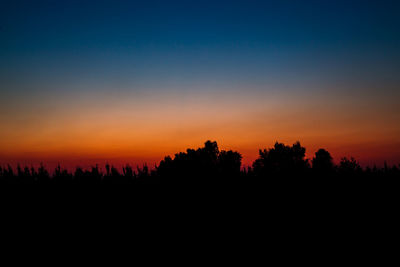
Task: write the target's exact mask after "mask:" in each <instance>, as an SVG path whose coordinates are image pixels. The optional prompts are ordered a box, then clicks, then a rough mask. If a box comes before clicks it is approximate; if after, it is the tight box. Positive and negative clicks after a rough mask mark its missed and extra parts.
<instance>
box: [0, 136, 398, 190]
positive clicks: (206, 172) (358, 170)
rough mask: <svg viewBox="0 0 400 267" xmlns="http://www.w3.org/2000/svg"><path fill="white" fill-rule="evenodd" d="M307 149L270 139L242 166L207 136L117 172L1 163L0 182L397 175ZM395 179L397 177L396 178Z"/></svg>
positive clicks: (392, 169) (209, 181)
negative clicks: (197, 144) (309, 155)
mask: <svg viewBox="0 0 400 267" xmlns="http://www.w3.org/2000/svg"><path fill="white" fill-rule="evenodd" d="M305 153H306V149H305V148H304V147H302V146H301V144H300V142H296V143H295V144H293V145H292V146H288V145H285V144H283V143H278V142H277V143H275V145H274V147H272V148H268V149H262V150H261V149H260V150H259V156H258V158H257V159H256V160H255V161H254V162H253V164H252V166H251V167H243V166H242V162H241V160H242V155H241V154H240V153H239V152H236V151H232V150H229V151H225V150H221V151H220V150H219V148H218V145H217V142H212V141H207V142H205V144H204V147H201V148H198V149H187V150H186V152H180V153H177V154H175V155H174V157H173V158H172V157H170V156H166V157H165V158H164V159H163V160H161V161H160V162H159V164H158V165H156V166H155V167H154V168H153V169H150V168H149V167H148V166H147V165H144V166H142V167H139V166H138V167H136V168H133V167H131V166H130V165H128V164H127V165H125V166H124V167H123V168H122V172H121V171H119V170H118V169H117V168H116V167H114V166H110V165H109V164H107V165H106V166H105V170H104V171H102V170H101V169H100V168H99V166H98V165H96V166H94V167H92V168H91V169H89V170H84V169H82V168H80V167H77V168H76V169H75V171H74V172H69V171H68V170H67V169H63V168H61V166H60V165H58V166H57V167H56V168H55V170H53V171H49V170H47V169H46V168H45V166H44V165H43V164H41V166H40V167H38V168H34V167H28V166H25V167H21V166H20V165H18V166H17V168H16V169H13V168H12V167H11V166H10V165H7V166H0V183H1V184H83V185H92V184H160V185H175V186H185V185H206V186H213V185H227V184H234V183H238V184H245V183H251V184H261V183H268V182H271V181H272V182H276V181H296V182H299V181H300V182H301V181H318V182H321V181H330V180H335V181H344V182H347V183H351V182H358V181H360V180H367V179H378V178H379V179H386V180H387V179H390V178H400V164H398V165H393V166H388V165H387V164H386V163H385V165H384V166H383V167H380V168H378V167H376V166H374V167H372V168H371V167H366V168H362V167H361V166H360V164H359V163H358V162H357V161H356V160H355V159H354V158H346V157H344V158H342V159H341V160H340V162H339V163H338V164H334V162H333V158H332V156H331V155H330V153H329V152H328V151H327V150H325V149H319V150H318V151H317V152H316V153H315V155H314V157H313V158H312V159H311V160H309V159H306V157H305ZM396 181H397V179H396Z"/></svg>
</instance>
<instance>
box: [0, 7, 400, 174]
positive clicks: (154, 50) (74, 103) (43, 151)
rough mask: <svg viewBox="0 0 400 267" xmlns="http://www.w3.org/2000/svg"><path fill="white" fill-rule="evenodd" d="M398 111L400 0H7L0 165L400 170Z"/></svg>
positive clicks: (1, 22) (1, 35) (1, 44)
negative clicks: (301, 151)
mask: <svg viewBox="0 0 400 267" xmlns="http://www.w3.org/2000/svg"><path fill="white" fill-rule="evenodd" d="M399 103H400V2H399V1H384V0H380V1H351V0H348V1H324V0H320V1H285V0H283V1H249V0H247V1H115V0H114V1H82V0H81V1H71V0H70V1H62V0H58V1H57V0H54V1H18V0H10V1H8V0H0V164H1V163H7V162H21V163H23V164H31V163H34V164H36V163H37V162H40V161H43V162H45V163H49V164H52V163H54V162H61V163H62V164H64V165H66V166H67V165H68V166H75V165H83V166H85V164H86V165H89V164H94V163H95V162H98V163H100V164H102V163H104V162H105V161H106V160H108V161H110V162H115V164H122V163H126V162H129V163H131V164H141V163H143V162H148V163H150V164H152V163H154V162H157V161H159V160H160V159H161V158H162V157H163V156H164V155H167V154H173V153H175V152H178V151H183V150H185V149H186V148H188V147H198V146H201V145H202V144H203V143H204V141H206V140H208V139H211V140H216V141H217V142H218V143H219V145H220V148H222V149H234V150H238V151H239V152H241V153H242V154H243V156H244V163H245V164H250V163H251V162H252V161H253V160H254V159H255V158H256V157H257V154H258V149H259V148H264V147H271V146H272V145H273V144H274V143H275V141H280V142H285V143H287V144H292V143H294V142H295V141H297V140H299V141H300V142H301V143H302V144H303V145H304V146H306V148H307V156H308V157H312V155H313V153H314V152H315V151H316V150H317V149H318V148H321V147H323V148H326V149H328V150H329V151H330V152H331V153H332V154H333V156H334V157H335V159H337V160H338V159H339V158H340V157H342V156H354V157H356V158H357V159H358V160H359V161H360V162H361V163H363V164H372V163H377V164H378V165H379V164H382V163H383V161H384V160H385V159H386V160H387V161H388V162H389V163H399V162H400V105H399Z"/></svg>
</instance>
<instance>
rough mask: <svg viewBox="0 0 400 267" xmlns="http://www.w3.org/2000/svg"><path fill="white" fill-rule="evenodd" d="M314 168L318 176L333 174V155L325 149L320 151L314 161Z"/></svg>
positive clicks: (316, 153)
mask: <svg viewBox="0 0 400 267" xmlns="http://www.w3.org/2000/svg"><path fill="white" fill-rule="evenodd" d="M312 168H313V171H314V172H315V173H316V174H332V173H333V172H334V164H333V158H332V156H331V154H330V153H329V152H328V151H326V150H325V149H323V148H321V149H319V150H318V151H317V152H315V157H314V158H313V159H312Z"/></svg>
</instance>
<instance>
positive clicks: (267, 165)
mask: <svg viewBox="0 0 400 267" xmlns="http://www.w3.org/2000/svg"><path fill="white" fill-rule="evenodd" d="M305 153H306V149H305V148H304V147H302V146H301V145H300V142H296V143H295V144H293V145H292V146H291V147H290V146H286V145H284V144H282V143H278V142H276V143H275V145H274V147H273V148H270V149H264V150H259V154H260V155H259V158H258V159H256V160H255V162H254V163H253V169H254V174H255V175H256V176H257V177H268V176H278V175H279V176H290V175H304V174H305V173H306V171H307V170H308V168H309V163H308V160H307V159H305Z"/></svg>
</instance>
